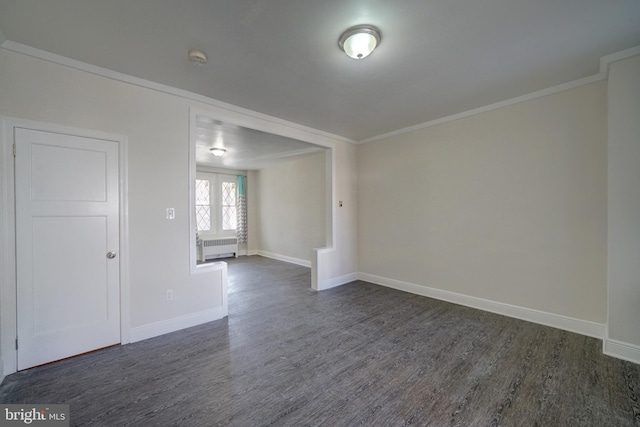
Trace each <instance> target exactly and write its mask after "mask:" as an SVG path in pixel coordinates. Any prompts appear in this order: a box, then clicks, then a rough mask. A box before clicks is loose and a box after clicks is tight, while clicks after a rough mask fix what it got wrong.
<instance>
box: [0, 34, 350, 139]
mask: <svg viewBox="0 0 640 427" xmlns="http://www.w3.org/2000/svg"><path fill="white" fill-rule="evenodd" d="M0 47H2V48H4V49H6V50H9V51H12V52H16V53H21V54H23V55H27V56H31V57H34V58H38V59H42V60H44V61H48V62H52V63H55V64H59V65H64V66H66V67H70V68H74V69H76V70H80V71H85V72H87V73H91V74H95V75H98V76H101V77H106V78H108V79H112V80H116V81H120V82H123V83H128V84H132V85H134V86H139V87H143V88H147V89H152V90H156V91H158V92H162V93H166V94H170V95H175V96H178V97H180V98H184V99H188V100H191V101H197V102H202V103H204V104H208V105H211V106H213V107H216V108H220V109H223V110H226V111H228V112H229V113H231V117H229V118H227V117H224V116H223V115H222V114H216V116H217V118H218V119H219V120H223V121H227V120H229V119H231V120H233V117H236V120H237V116H236V115H235V114H238V113H239V114H242V115H244V116H248V118H249V119H250V120H249V121H248V122H247V123H252V122H253V120H251V119H257V120H261V121H266V122H269V123H271V124H276V125H278V126H281V127H288V128H291V130H293V131H294V132H295V131H302V132H303V133H308V134H314V135H315V136H318V137H321V138H330V139H335V140H340V141H343V142H348V143H352V144H353V143H355V141H354V140H352V139H349V138H345V137H343V136H340V135H334V134H332V133H329V132H325V131H322V130H319V129H314V128H311V127H308V126H303V125H300V124H298V123H294V122H290V121H287V120H283V119H279V118H277V117H274V116H269V115H267V114H263V113H259V112H257V111H253V110H249V109H246V108H242V107H238V106H237V105H233V104H229V103H227V102H223V101H219V100H217V99H214V98H210V97H208V96H204V95H200V94H197V93H194V92H190V91H187V90H183V89H178V88H174V87H171V86H167V85H164V84H161V83H156V82H152V81H150V80H146V79H141V78H139V77H134V76H130V75H128V74H124V73H120V72H117V71H113V70H109V69H107V68H103V67H99V66H96V65H92V64H87V63H86V62H81V61H77V60H75V59H71V58H67V57H65V56H61V55H56V54H54V53H51V52H47V51H44V50H41V49H36V48H34V47H31V46H27V45H24V44H22V43H16V42H13V41H11V40H5V41H4V42H2V44H0ZM234 113H235V114H234ZM237 124H239V125H243V126H244V125H246V123H245V124H242V123H237ZM249 127H251V128H253V129H258V130H263V129H259V128H258V127H256V125H255V123H254V125H253V126H252V125H251V124H249ZM285 136H286V135H285ZM294 138H296V137H294ZM297 138H298V139H299V137H297Z"/></svg>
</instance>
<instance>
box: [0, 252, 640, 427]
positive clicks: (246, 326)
mask: <svg viewBox="0 0 640 427" xmlns="http://www.w3.org/2000/svg"><path fill="white" fill-rule="evenodd" d="M310 284H311V278H310V271H309V269H308V268H305V267H300V266H296V265H293V264H287V263H283V262H280V261H275V260H270V259H266V258H262V257H257V256H253V257H241V258H238V259H233V260H230V261H229V318H228V319H223V320H220V321H216V322H211V323H208V324H205V325H200V326H197V327H194V328H189V329H185V330H183V331H178V332H175V333H172V334H168V335H165V336H161V337H157V338H153V339H150V340H146V341H143V342H139V343H135V344H130V345H125V346H117V347H112V348H108V349H105V350H101V351H98V352H95V353H90V354H86V355H82V356H78V357H75V358H72V359H67V360H63V361H60V362H56V363H53V364H50V365H46V366H41V367H38V368H33V369H29V370H26V371H22V372H18V373H16V374H14V375H10V376H8V377H7V378H6V379H5V380H4V382H3V383H2V385H0V402H3V403H68V404H70V405H71V417H72V418H71V420H72V425H78V426H89V425H92V426H139V425H153V426H216V425H220V426H357V425H362V426H403V425H404V426H407V425H424V426H491V425H495V426H498V425H501V426H598V427H599V426H609V425H611V426H636V427H637V426H640V407H639V403H638V395H639V394H640V366H638V365H635V364H632V363H629V362H624V361H620V360H617V359H613V358H611V357H608V356H604V355H603V354H602V351H601V342H600V341H599V340H596V339H593V338H588V337H584V336H580V335H576V334H572V333H569V332H566V331H561V330H558V329H554V328H550V327H546V326H541V325H536V324H532V323H527V322H524V321H520V320H516V319H512V318H507V317H503V316H499V315H496V314H492V313H488V312H483V311H479V310H474V309H471V308H468V307H462V306H457V305H454V304H449V303H446V302H443V301H437V300H433V299H429V298H424V297H420V296H416V295H412V294H408V293H403V292H400V291H396V290H392V289H388V288H384V287H380V286H376V285H373V284H371V283H366V282H361V281H356V282H353V283H350V284H348V285H344V286H341V287H338V288H335V289H331V290H328V291H323V292H319V293H317V292H314V291H312V290H310Z"/></svg>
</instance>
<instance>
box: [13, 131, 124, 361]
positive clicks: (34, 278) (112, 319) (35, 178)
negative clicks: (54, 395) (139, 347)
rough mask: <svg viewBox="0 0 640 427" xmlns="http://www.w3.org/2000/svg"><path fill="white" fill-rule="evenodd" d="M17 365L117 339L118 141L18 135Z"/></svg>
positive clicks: (33, 133)
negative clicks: (110, 257)
mask: <svg viewBox="0 0 640 427" xmlns="http://www.w3.org/2000/svg"><path fill="white" fill-rule="evenodd" d="M15 142H16V264H17V269H16V272H17V302H18V306H17V312H18V316H17V322H18V341H19V346H18V369H26V368H28V367H31V366H36V365H39V364H43V363H47V362H51V361H54V360H58V359H61V358H65V357H69V356H73V355H76V354H79V353H84V352H87V351H91V350H95V349H97V348H101V347H106V346H109V345H112V344H117V343H119V342H120V294H119V291H120V284H119V261H118V257H117V256H116V257H115V258H113V259H108V258H107V256H106V255H107V252H110V251H113V252H116V253H117V252H118V249H119V206H118V205H119V199H118V143H117V142H114V141H106V140H101V139H94V138H86V137H78V136H71V135H64V134H58V133H52V132H43V131H35V130H29V129H16V134H15Z"/></svg>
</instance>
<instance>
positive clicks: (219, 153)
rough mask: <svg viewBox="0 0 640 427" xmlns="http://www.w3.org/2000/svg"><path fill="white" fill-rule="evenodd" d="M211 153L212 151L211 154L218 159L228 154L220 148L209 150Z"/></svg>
mask: <svg viewBox="0 0 640 427" xmlns="http://www.w3.org/2000/svg"><path fill="white" fill-rule="evenodd" d="M209 151H211V154H213V155H214V156H216V157H222V156H224V153H226V152H227V150H225V149H224V148H219V147H214V148H209Z"/></svg>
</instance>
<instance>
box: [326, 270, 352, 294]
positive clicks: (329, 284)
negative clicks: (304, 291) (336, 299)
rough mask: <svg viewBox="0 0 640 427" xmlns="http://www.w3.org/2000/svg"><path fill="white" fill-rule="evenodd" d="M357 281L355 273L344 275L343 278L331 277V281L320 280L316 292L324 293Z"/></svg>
mask: <svg viewBox="0 0 640 427" xmlns="http://www.w3.org/2000/svg"><path fill="white" fill-rule="evenodd" d="M354 280H358V274H357V273H350V274H345V275H344V276H339V277H332V278H331V279H326V280H321V281H320V283H319V284H318V291H325V290H327V289H331V288H335V287H338V286H342V285H345V284H347V283H349V282H353V281H354Z"/></svg>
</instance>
